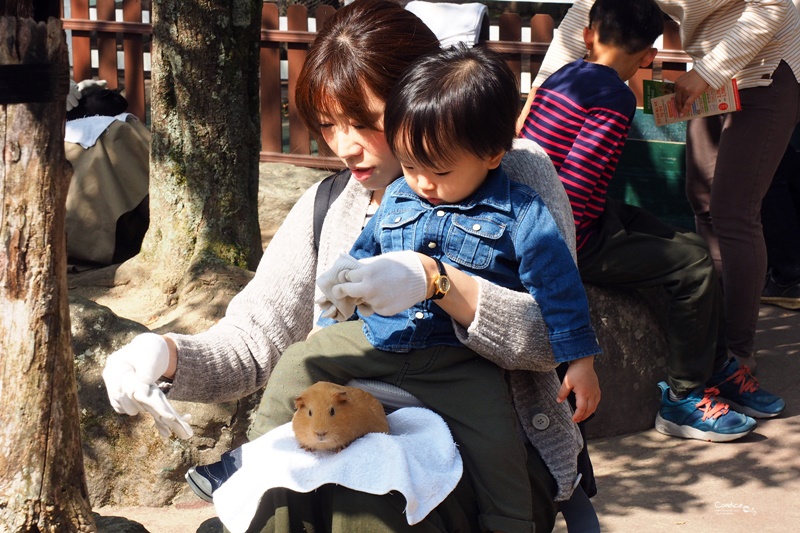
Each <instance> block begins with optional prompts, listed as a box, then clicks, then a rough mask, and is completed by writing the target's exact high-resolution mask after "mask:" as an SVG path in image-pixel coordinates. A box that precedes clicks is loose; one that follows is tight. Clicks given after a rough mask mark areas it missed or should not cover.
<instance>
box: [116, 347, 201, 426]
mask: <svg viewBox="0 0 800 533" xmlns="http://www.w3.org/2000/svg"><path fill="white" fill-rule="evenodd" d="M168 365H169V348H168V346H167V342H166V341H165V340H164V339H163V338H162V337H161V336H160V335H156V334H155V333H143V334H141V335H137V336H136V337H135V338H134V339H133V340H132V341H131V342H130V343H129V344H127V345H125V346H123V347H122V348H120V349H119V350H117V351H116V352H114V353H112V354H111V355H109V356H108V359H107V360H106V366H105V368H103V381H105V384H106V391H107V392H108V399H109V401H110V402H111V407H113V408H114V410H115V411H116V412H118V413H120V414H127V415H130V416H135V415H138V414H139V413H142V412H148V413H150V414H151V415H152V416H153V418H154V419H155V423H156V428H157V429H158V432H159V433H160V434H161V435H163V436H165V437H168V436H169V434H170V432H172V433H175V435H177V436H178V437H179V438H182V439H188V438H189V437H191V436H192V435H193V434H194V433H193V431H192V428H191V426H189V424H188V423H187V421H188V420H189V415H185V416H181V415H179V414H178V413H177V411H175V409H174V408H173V407H172V405H170V403H169V401H168V400H167V397H166V396H165V395H164V393H163V392H162V391H161V390H160V389H159V388H158V387H157V386H156V384H155V383H156V381H157V380H158V379H159V378H160V377H161V376H162V375H163V374H164V372H166V371H167V366H168Z"/></svg>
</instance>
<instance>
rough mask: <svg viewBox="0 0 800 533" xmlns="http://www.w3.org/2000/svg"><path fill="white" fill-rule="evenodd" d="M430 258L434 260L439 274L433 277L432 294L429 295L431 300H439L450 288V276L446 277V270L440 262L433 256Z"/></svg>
mask: <svg viewBox="0 0 800 533" xmlns="http://www.w3.org/2000/svg"><path fill="white" fill-rule="evenodd" d="M431 259H433V260H434V261H436V268H437V269H438V270H439V275H437V276H436V277H435V278H433V296H431V300H441V299H442V298H444V296H445V294H447V291H449V290H450V278H448V277H447V271H446V270H445V269H444V265H443V264H442V262H441V261H440V260H439V259H437V258H435V257H431Z"/></svg>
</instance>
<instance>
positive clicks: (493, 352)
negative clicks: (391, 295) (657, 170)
mask: <svg viewBox="0 0 800 533" xmlns="http://www.w3.org/2000/svg"><path fill="white" fill-rule="evenodd" d="M503 169H504V170H505V171H506V173H507V174H508V176H509V177H510V178H511V179H512V180H515V181H519V182H520V183H523V184H525V185H528V186H529V187H531V188H533V189H534V190H535V191H536V192H537V193H539V196H540V197H541V198H542V200H543V201H544V203H545V205H546V206H547V208H548V210H549V211H550V214H551V215H552V216H553V218H554V219H555V221H556V224H557V225H558V228H559V230H560V231H561V233H562V235H563V236H564V240H565V242H566V243H567V246H568V247H569V250H570V253H571V255H572V258H573V260H575V258H576V256H575V225H574V222H573V219H572V210H571V209H570V207H569V200H568V199H567V194H566V193H565V192H564V187H563V186H562V185H561V181H560V180H559V179H558V175H557V174H556V170H555V168H554V167H553V164H552V163H551V162H550V158H549V157H548V156H547V154H546V153H545V152H544V150H542V149H541V148H540V147H539V145H537V144H536V143H534V142H533V141H529V140H527V139H516V140H515V141H514V149H513V150H511V151H510V152H508V153H507V154H506V156H505V158H504V159H503ZM476 279H477V281H478V286H479V292H478V305H477V311H476V313H475V319H474V320H473V321H472V324H470V326H469V328H464V327H463V326H461V325H459V324H458V323H456V322H455V321H453V325H454V327H455V330H456V335H457V336H458V339H459V340H460V341H461V342H463V343H464V345H466V346H468V347H469V348H472V349H473V350H475V351H476V352H478V353H479V354H481V355H482V356H483V357H485V358H486V359H488V360H490V361H492V362H493V363H495V364H496V365H498V366H500V367H501V368H505V369H507V370H535V371H544V370H552V369H553V368H555V367H556V361H555V359H554V358H553V349H552V347H551V346H550V342H549V340H548V335H547V327H546V325H545V322H544V319H543V318H542V311H541V309H540V308H539V305H538V304H537V303H536V300H535V299H534V298H533V296H531V295H530V294H529V293H527V292H517V291H513V290H510V289H506V288H503V287H499V286H497V285H494V284H492V283H490V282H488V281H486V280H484V279H482V278H476Z"/></svg>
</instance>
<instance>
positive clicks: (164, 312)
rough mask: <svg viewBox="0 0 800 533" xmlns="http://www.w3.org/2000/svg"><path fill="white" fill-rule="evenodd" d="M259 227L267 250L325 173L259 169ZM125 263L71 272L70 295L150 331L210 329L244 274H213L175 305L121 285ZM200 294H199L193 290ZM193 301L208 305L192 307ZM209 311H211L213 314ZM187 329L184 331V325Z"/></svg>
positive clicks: (156, 293)
mask: <svg viewBox="0 0 800 533" xmlns="http://www.w3.org/2000/svg"><path fill="white" fill-rule="evenodd" d="M259 170H260V181H259V195H258V206H259V224H260V226H261V238H262V243H263V245H264V246H265V247H266V245H267V244H268V243H269V241H270V239H271V238H272V236H273V235H274V234H275V231H277V229H278V227H279V226H280V224H281V222H282V221H283V219H284V218H285V216H286V214H287V213H288V212H289V210H290V209H291V207H292V206H293V205H294V203H295V202H296V201H297V199H298V198H299V197H300V195H301V194H302V193H303V192H304V191H305V190H306V189H308V187H310V186H311V185H312V184H313V183H315V182H316V181H319V180H320V179H322V178H323V177H325V176H327V175H328V174H330V171H327V170H320V169H312V168H303V167H295V166H292V165H286V164H281V163H261V164H260V166H259ZM128 267H130V264H129V263H124V264H122V265H114V266H111V267H106V268H104V269H101V270H95V271H82V272H79V273H71V274H70V275H69V276H68V280H67V284H68V287H69V291H70V294H75V295H80V296H84V297H86V298H89V299H90V300H93V301H95V302H97V303H99V304H101V305H105V306H107V307H109V308H110V309H111V310H112V311H114V313H115V314H117V315H118V316H121V317H124V318H128V319H130V320H134V321H136V322H139V323H141V324H143V325H145V326H147V327H148V328H149V329H151V330H153V331H162V330H170V331H181V330H182V329H183V327H182V326H184V325H196V324H198V323H200V324H207V325H209V326H210V325H211V324H212V323H213V322H214V321H215V320H217V319H219V318H220V316H221V313H222V312H224V308H225V306H226V305H227V301H228V300H229V299H230V297H232V296H233V295H234V294H235V293H236V292H237V291H236V290H235V287H237V286H241V285H242V284H244V283H246V282H247V276H246V273H242V272H239V273H237V272H218V273H214V274H210V275H209V276H208V277H206V278H204V279H201V280H199V281H198V282H197V283H196V284H195V285H194V287H192V288H193V289H194V290H192V291H184V292H191V293H192V295H191V299H186V300H184V301H182V302H180V305H177V306H176V305H172V304H173V303H174V300H173V298H172V297H171V295H165V294H164V293H163V292H162V291H161V290H160V289H158V288H157V287H155V286H148V285H147V284H143V285H139V286H136V287H132V286H129V285H128V284H127V283H124V282H120V280H121V279H122V278H125V277H126V276H125V273H126V268H128ZM198 289H199V290H198ZM197 302H210V303H209V305H197ZM212 308H213V309H212ZM187 327H188V326H187Z"/></svg>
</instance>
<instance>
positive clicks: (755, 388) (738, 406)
mask: <svg viewBox="0 0 800 533" xmlns="http://www.w3.org/2000/svg"><path fill="white" fill-rule="evenodd" d="M708 386H710V387H716V388H718V389H719V395H720V397H721V398H724V401H726V402H728V403H729V404H730V406H731V407H732V408H733V409H735V410H736V411H739V412H740V413H744V414H746V415H748V416H752V417H753V418H772V417H775V416H778V415H779V414H781V412H782V411H783V409H784V408H785V407H786V403H785V402H784V401H783V400H782V399H781V398H779V397H778V396H775V395H774V394H772V393H769V392H767V391H765V390H764V389H762V388H761V386H760V385H759V384H758V380H757V379H756V378H755V377H754V376H753V374H752V372H750V368H748V367H747V365H742V364H740V363H739V361H737V360H736V358H733V357H732V358H731V359H729V360H728V362H727V363H725V366H724V367H722V370H720V371H719V372H717V373H716V374H714V375H713V376H711V379H710V380H709V381H708Z"/></svg>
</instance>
